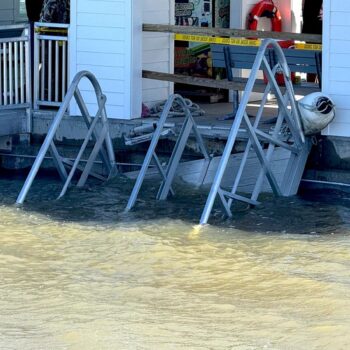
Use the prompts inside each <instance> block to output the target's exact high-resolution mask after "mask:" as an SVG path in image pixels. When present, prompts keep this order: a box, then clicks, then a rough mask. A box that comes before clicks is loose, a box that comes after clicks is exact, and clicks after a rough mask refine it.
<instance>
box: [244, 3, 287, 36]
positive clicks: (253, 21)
mask: <svg viewBox="0 0 350 350" xmlns="http://www.w3.org/2000/svg"><path fill="white" fill-rule="evenodd" d="M261 17H267V18H270V20H271V30H272V31H273V32H281V31H282V16H281V13H280V11H279V9H278V8H277V7H276V6H275V4H274V3H273V1H272V0H262V1H260V2H258V3H257V4H255V5H254V7H253V8H252V10H251V11H250V13H249V16H248V29H249V30H257V29H258V23H259V18H261Z"/></svg>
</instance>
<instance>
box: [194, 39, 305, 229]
mask: <svg viewBox="0 0 350 350" xmlns="http://www.w3.org/2000/svg"><path fill="white" fill-rule="evenodd" d="M268 48H269V49H272V50H273V52H274V54H275V55H276V58H277V64H276V66H275V67H273V68H271V67H270V65H269V63H268V61H267V59H266V57H265V52H266V50H267V49H268ZM260 69H262V70H263V72H264V74H265V76H266V77H267V80H268V83H267V86H266V89H265V92H264V95H263V98H262V102H261V106H260V108H259V110H258V113H257V116H256V118H255V121H254V123H253V124H252V123H251V121H250V119H249V117H248V114H247V105H248V102H249V98H250V95H251V93H252V91H253V87H254V84H255V82H256V80H257V74H258V71H259V70H260ZM276 72H278V73H279V74H283V77H284V81H285V87H283V90H284V91H282V88H281V87H280V86H279V85H278V83H277V81H276V77H275V75H276ZM270 93H272V94H274V95H275V96H276V99H277V103H278V110H279V113H278V116H277V118H276V122H275V124H274V125H273V132H272V133H266V132H264V131H262V130H260V129H259V124H260V122H261V117H262V113H263V110H264V106H265V104H266V102H267V98H268V95H269V94H270ZM241 125H242V126H243V127H244V128H245V130H246V133H247V139H248V142H247V145H246V149H245V152H244V155H243V158H242V161H241V164H240V166H239V170H238V173H237V175H236V177H235V178H234V179H233V180H232V187H231V188H230V189H224V188H222V186H221V183H222V179H223V176H224V172H225V170H226V168H227V164H228V161H229V158H230V155H231V153H232V151H233V147H234V145H235V142H236V139H237V134H238V131H239V128H240V127H241ZM283 130H284V131H286V130H287V132H288V133H289V135H290V137H289V140H288V142H287V141H286V140H285V139H284V138H283V137H281V135H282V134H283V133H284V132H283ZM266 146H267V148H266ZM276 146H278V147H282V148H284V149H286V150H288V151H290V159H289V162H288V165H287V168H286V170H285V174H284V177H283V180H282V183H278V182H277V180H276V178H275V175H274V173H273V171H272V168H271V159H272V155H273V152H274V150H275V148H276ZM250 151H253V152H255V154H256V156H257V158H258V160H259V163H260V167H261V170H260V173H259V175H258V177H257V179H256V184H255V188H254V190H253V192H252V193H251V195H250V197H246V196H243V195H241V194H238V193H237V188H238V185H239V183H240V181H241V179H242V174H243V170H244V167H245V165H246V162H247V159H248V155H249V152H250ZM309 151H310V142H309V141H308V140H305V136H304V133H303V130H302V126H301V121H300V114H299V110H298V107H297V103H296V100H295V95H294V90H293V86H292V82H291V78H290V69H289V67H288V64H287V61H286V59H285V57H284V54H283V51H282V49H281V48H280V46H279V45H278V42H277V41H275V40H272V39H267V40H264V41H263V42H262V44H261V46H260V48H259V50H258V53H257V56H256V58H255V61H254V65H253V67H252V70H251V74H250V76H249V79H248V82H247V85H246V88H245V90H244V93H243V96H242V100H241V102H240V105H239V108H238V110H237V113H236V116H235V119H234V121H233V124H232V127H231V130H230V133H229V136H228V139H227V143H226V146H225V149H224V152H223V155H222V157H221V160H220V163H219V166H218V169H217V172H216V175H215V178H214V181H213V184H212V186H211V190H210V193H209V196H208V198H207V202H206V205H205V208H204V211H203V213H202V216H201V219H200V223H201V224H206V223H207V222H208V220H209V217H210V214H211V211H212V209H213V206H214V202H215V200H216V198H217V197H219V199H220V203H221V204H222V206H223V208H224V211H225V213H226V214H227V215H228V216H229V217H231V216H232V211H231V207H232V204H233V201H234V200H238V201H242V202H246V203H248V204H250V205H257V204H258V201H257V199H258V196H259V194H260V192H261V189H262V184H263V181H264V179H265V177H266V178H267V180H268V182H269V185H270V186H271V189H272V191H273V193H274V194H275V195H277V196H290V195H294V194H296V193H297V190H298V187H299V184H300V181H301V177H302V173H303V171H304V167H305V163H306V160H307V157H308V154H309Z"/></svg>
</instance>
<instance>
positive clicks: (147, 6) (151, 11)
mask: <svg viewBox="0 0 350 350" xmlns="http://www.w3.org/2000/svg"><path fill="white" fill-rule="evenodd" d="M142 4H143V22H144V23H151V24H173V22H174V10H175V5H174V0H162V1H154V0H143V2H142ZM142 45H143V50H142V67H143V69H146V70H153V71H157V72H164V73H172V72H173V66H174V40H173V36H172V35H171V34H167V33H143V42H142ZM172 93H173V84H172V83H167V82H165V81H158V80H150V79H143V81H142V95H143V102H145V103H146V104H147V105H152V104H154V103H155V102H158V101H161V100H165V99H167V98H168V97H169V95H170V94H172Z"/></svg>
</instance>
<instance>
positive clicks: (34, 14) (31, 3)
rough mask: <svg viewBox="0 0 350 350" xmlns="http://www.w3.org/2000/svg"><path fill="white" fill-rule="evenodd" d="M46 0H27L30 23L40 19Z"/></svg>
mask: <svg viewBox="0 0 350 350" xmlns="http://www.w3.org/2000/svg"><path fill="white" fill-rule="evenodd" d="M43 1H44V0H26V10H27V17H28V20H29V22H30V23H34V22H37V21H39V18H40V13H41V10H42V8H43Z"/></svg>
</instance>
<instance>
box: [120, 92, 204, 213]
mask: <svg viewBox="0 0 350 350" xmlns="http://www.w3.org/2000/svg"><path fill="white" fill-rule="evenodd" d="M174 103H177V104H179V105H180V106H181V107H182V109H183V111H184V113H185V121H184V123H183V125H182V128H181V131H180V133H179V135H178V138H177V141H176V144H175V147H174V150H173V152H172V154H171V157H170V159H169V162H168V165H167V167H166V169H164V168H163V166H162V164H161V162H160V161H159V159H158V156H157V154H156V147H157V144H158V141H159V139H160V138H161V136H162V135H163V134H164V131H166V129H165V123H166V120H167V118H168V117H169V113H170V110H171V108H172V106H173V104H174ZM191 132H193V134H194V136H195V138H196V140H197V143H198V146H199V149H200V151H201V152H202V154H203V156H204V159H205V161H204V163H203V167H202V171H201V173H200V175H199V179H198V182H199V183H200V184H202V182H203V180H204V177H205V175H206V172H207V170H208V167H209V163H210V156H209V154H208V152H207V150H206V148H205V144H204V142H203V139H202V136H201V134H200V133H199V131H198V129H197V125H196V122H195V121H194V119H193V116H192V113H191V111H190V108H189V106H188V105H187V104H186V101H185V100H184V98H183V97H181V96H180V95H176V94H175V95H172V96H170V97H169V99H168V101H167V102H166V104H165V106H164V109H163V112H162V114H161V116H160V119H159V120H158V122H157V126H156V129H155V130H154V133H153V135H152V139H151V144H150V146H149V148H148V150H147V153H146V157H145V159H144V161H143V164H142V168H141V170H140V172H139V175H138V177H137V180H136V183H135V185H134V188H133V191H132V193H131V195H130V198H129V201H128V204H127V207H126V210H127V211H128V210H130V209H131V208H133V207H134V205H135V203H136V200H137V197H138V195H139V192H140V189H141V186H142V184H143V181H144V179H145V177H146V173H147V170H148V168H149V167H150V165H151V161H152V159H153V160H154V163H155V165H156V167H157V169H158V171H159V173H160V175H161V177H162V178H163V181H162V183H161V185H160V188H159V191H158V194H157V199H158V200H165V199H166V198H167V197H168V195H169V192H171V193H172V194H173V195H174V191H173V189H172V187H171V185H172V183H173V180H174V177H175V173H176V169H177V168H178V165H179V163H180V160H181V156H182V154H183V151H184V149H185V146H186V143H187V140H188V138H189V136H190V134H191Z"/></svg>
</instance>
